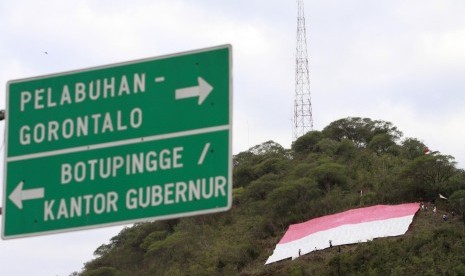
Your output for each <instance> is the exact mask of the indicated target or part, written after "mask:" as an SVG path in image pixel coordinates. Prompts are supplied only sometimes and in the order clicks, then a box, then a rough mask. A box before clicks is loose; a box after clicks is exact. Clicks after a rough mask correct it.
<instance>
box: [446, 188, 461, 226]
mask: <svg viewBox="0 0 465 276" xmlns="http://www.w3.org/2000/svg"><path fill="white" fill-rule="evenodd" d="M449 202H450V204H451V207H452V208H453V209H454V210H455V211H457V212H459V213H460V214H462V220H463V223H465V190H458V191H455V192H454V193H453V194H452V195H451V196H450V197H449Z"/></svg>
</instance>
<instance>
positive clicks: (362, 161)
mask: <svg viewBox="0 0 465 276" xmlns="http://www.w3.org/2000/svg"><path fill="white" fill-rule="evenodd" d="M453 160H454V159H453V157H452V156H449V155H443V154H441V153H440V152H429V150H427V146H426V145H424V144H423V143H421V142H420V141H419V140H418V139H415V138H404V137H403V136H402V132H401V131H400V130H398V129H397V128H396V127H395V126H393V125H392V124H391V123H389V122H385V121H379V120H371V119H369V118H344V119H340V120H337V121H335V122H332V123H331V124H329V125H328V126H327V127H325V128H324V129H323V130H322V131H311V132H309V133H307V134H305V135H304V136H302V137H300V138H299V139H297V140H296V141H295V142H294V143H293V145H292V147H291V149H284V148H283V147H282V146H280V145H279V144H277V143H274V142H273V141H268V142H265V143H263V144H261V145H257V146H255V147H253V148H251V149H249V150H248V151H245V152H241V153H239V154H237V155H235V156H234V160H233V162H234V172H233V182H234V183H233V186H234V191H233V207H232V208H231V210H230V211H228V212H225V213H219V214H211V215H203V216H196V217H190V218H183V219H176V220H167V221H157V222H147V223H139V224H135V225H134V226H133V227H131V228H125V229H124V230H123V231H121V232H120V233H119V234H118V235H117V236H115V237H113V238H111V240H110V242H109V243H108V244H103V245H102V246H100V247H99V248H97V249H96V251H95V253H94V254H95V256H96V258H95V259H94V260H92V261H89V262H87V263H86V264H85V268H84V270H83V271H82V272H80V273H79V275H85V276H88V275H413V274H419V275H441V274H442V275H465V258H464V257H463V252H465V234H464V229H465V227H464V221H465V219H464V218H465V215H464V214H465V172H464V171H463V170H461V169H458V168H456V166H455V163H454V161H453ZM361 191H363V193H361ZM439 193H441V194H442V195H445V196H447V197H449V199H448V200H443V199H440V198H439V197H438V195H439ZM361 194H362V196H361ZM418 201H424V202H427V203H428V204H436V205H437V206H438V210H439V212H438V214H436V215H433V213H432V212H431V211H429V212H419V213H418V214H417V215H416V216H415V219H414V222H413V224H412V227H411V230H409V232H408V233H407V234H406V235H404V236H401V237H395V238H387V239H376V240H374V241H372V242H368V243H363V244H356V245H347V246H343V247H341V252H338V251H337V249H335V248H330V249H328V250H322V251H318V252H315V253H311V254H308V255H306V256H303V257H301V258H299V259H297V260H295V261H282V262H279V263H276V264H270V265H266V266H265V265H264V263H265V261H266V259H267V257H268V256H269V255H270V254H271V253H272V251H273V249H274V247H275V245H276V243H277V242H278V241H279V239H280V238H281V237H282V235H283V233H284V232H285V231H286V229H287V227H288V226H289V224H292V223H297V222H302V221H306V220H309V219H311V218H315V217H318V216H322V215H327V214H332V213H336V212H340V211H344V210H347V209H351V208H356V207H360V206H370V205H374V204H395V203H403V202H418ZM452 210H454V213H455V214H457V215H455V216H454V217H451V219H450V220H448V221H442V218H441V214H442V213H444V212H451V211H452ZM74 274H78V273H74Z"/></svg>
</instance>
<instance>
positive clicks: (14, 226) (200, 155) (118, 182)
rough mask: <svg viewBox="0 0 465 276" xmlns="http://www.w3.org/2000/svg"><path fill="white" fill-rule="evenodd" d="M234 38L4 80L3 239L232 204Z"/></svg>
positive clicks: (224, 207)
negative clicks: (183, 50)
mask: <svg viewBox="0 0 465 276" xmlns="http://www.w3.org/2000/svg"><path fill="white" fill-rule="evenodd" d="M231 61H232V57H231V46H230V45H224V46H218V47H214V48H209V49H203V50H198V51H192V52H186V53H180V54H174V55H169V56H163V57H157V58H150V59H144V60H138V61H133V62H126V63H121V64H113V65H109V66H102V67H97V68H90V69H85V70H80V71H73V72H66V73H60V74H55V75H49V76H43V77H36V78H30V79H22V80H15V81H10V82H8V84H7V101H6V102H7V108H6V110H7V114H6V135H5V136H6V147H5V170H4V193H3V206H4V209H3V216H2V217H3V224H2V238H4V239H7V238H16V237H24V236H33V235H42V234H46V233H54V232H63V231H71V230H77V229H85V228H95V227H101V226H106V225H116V224H124V223H131V222H136V221H140V220H147V219H166V218H175V217H182V216H191V215H197V214H206V213H213V212H220V211H225V210H227V209H229V208H230V206H231V195H232V181H231V168H232V164H231V162H232V156H231V137H232V133H231V131H232V124H231V120H232V116H231V112H232V89H231V87H232V81H231V75H232V72H231V66H232V65H231Z"/></svg>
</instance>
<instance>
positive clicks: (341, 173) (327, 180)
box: [311, 162, 347, 193]
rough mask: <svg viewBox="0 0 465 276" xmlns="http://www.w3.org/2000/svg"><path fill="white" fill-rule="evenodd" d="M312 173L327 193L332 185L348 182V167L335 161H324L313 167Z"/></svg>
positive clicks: (342, 184) (341, 184)
mask: <svg viewBox="0 0 465 276" xmlns="http://www.w3.org/2000/svg"><path fill="white" fill-rule="evenodd" d="M311 172H312V175H313V176H314V177H315V179H316V181H317V183H318V185H319V186H320V188H322V189H323V190H325V191H326V192H327V193H329V192H330V191H331V187H333V186H335V185H338V186H344V185H345V184H346V183H347V176H346V167H345V166H344V165H340V164H337V163H334V162H328V163H323V164H321V165H319V166H318V167H316V168H314V169H312V171H311Z"/></svg>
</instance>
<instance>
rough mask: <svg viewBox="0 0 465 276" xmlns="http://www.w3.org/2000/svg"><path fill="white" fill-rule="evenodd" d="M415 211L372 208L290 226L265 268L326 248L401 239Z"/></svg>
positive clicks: (412, 207) (409, 206)
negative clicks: (382, 238)
mask: <svg viewBox="0 0 465 276" xmlns="http://www.w3.org/2000/svg"><path fill="white" fill-rule="evenodd" d="M419 208H420V204H419V203H408V204H400V205H376V206H371V207H366V208H358V209H352V210H349V211H345V212H342V213H338V214H334V215H328V216H324V217H319V218H314V219H311V220H309V221H306V222H303V223H299V224H292V225H291V226H289V229H288V230H287V232H286V233H285V234H284V236H283V238H282V239H281V240H280V241H279V243H278V244H277V245H276V248H275V250H274V251H273V255H271V256H270V257H269V258H268V260H267V261H266V263H265V264H270V263H273V262H277V261H280V260H284V259H287V258H292V259H295V258H298V257H299V256H300V255H304V254H307V253H310V252H312V251H315V250H321V249H325V248H328V247H330V246H336V245H343V244H352V243H359V242H366V241H370V240H372V239H374V238H379V237H391V236H399V235H403V234H405V232H407V230H408V228H409V226H410V224H411V223H412V220H413V216H414V215H415V213H416V212H417V211H418V209H419Z"/></svg>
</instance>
